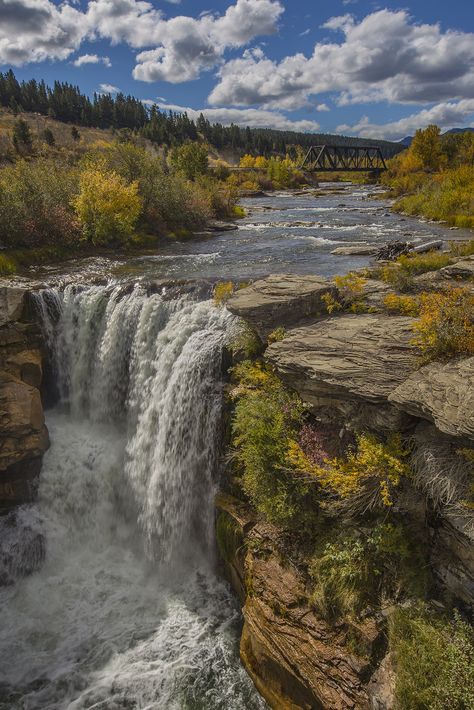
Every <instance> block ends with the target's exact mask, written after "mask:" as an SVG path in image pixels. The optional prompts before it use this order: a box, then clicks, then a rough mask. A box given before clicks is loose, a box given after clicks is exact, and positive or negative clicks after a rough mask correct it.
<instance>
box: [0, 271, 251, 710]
mask: <svg viewBox="0 0 474 710" xmlns="http://www.w3.org/2000/svg"><path fill="white" fill-rule="evenodd" d="M36 301H37V307H38V312H39V313H40V314H41V317H42V321H43V330H44V334H45V339H46V341H47V343H48V346H49V348H50V357H51V368H52V371H53V372H54V376H55V379H56V384H57V390H58V397H59V401H58V402H57V404H56V405H55V406H54V408H53V409H52V410H50V411H48V412H47V425H48V428H49V431H50V436H51V441H52V446H51V449H50V450H49V451H48V452H47V453H46V455H45V458H44V464H43V469H42V472H41V478H40V486H39V497H38V502H37V503H36V504H33V505H30V506H25V507H24V508H23V509H22V510H21V511H20V514H19V515H18V516H17V524H18V525H19V526H20V534H21V535H23V532H24V531H25V530H26V531H27V532H28V535H29V538H30V539H32V540H33V541H34V542H35V545H36V552H35V554H36V556H37V557H38V563H36V558H35V560H34V562H35V565H34V569H36V571H33V573H32V574H29V575H27V576H23V577H22V576H20V577H18V578H17V579H16V581H15V584H9V585H8V586H4V587H1V586H0V604H1V605H2V609H3V612H4V613H3V620H4V621H3V624H2V626H1V627H0V708H3V707H5V708H9V710H25V708H28V710H42V709H43V708H48V710H63V709H65V708H68V709H70V710H79V709H81V710H85V709H86V708H87V709H90V710H92V708H94V709H95V710H97V709H99V708H100V710H105V709H107V710H109V708H110V709H111V708H123V707H129V708H137V709H138V708H141V709H147V710H155V708H156V709H159V710H161V709H163V710H165V709H166V710H185V709H189V710H190V709H191V708H196V707H200V708H203V710H226V709H227V708H242V710H258V709H260V708H263V707H264V704H263V702H262V701H261V700H260V699H259V698H258V695H257V694H256V692H255V689H254V688H253V686H252V684H251V683H250V681H249V679H248V678H247V676H246V674H245V672H244V671H243V669H242V667H241V665H240V663H239V658H238V636H239V623H240V615H239V610H238V606H237V605H236V602H235V600H234V599H233V597H232V595H231V594H230V591H229V589H228V587H227V585H226V584H225V583H223V582H222V581H221V580H219V578H218V577H217V576H216V574H215V572H214V565H213V549H214V545H213V532H212V531H213V518H214V511H213V496H214V490H215V487H216V472H217V468H218V454H219V442H220V422H221V409H222V394H223V393H222V389H223V385H222V373H221V369H222V364H221V363H222V349H223V345H224V344H225V342H226V340H228V339H229V337H232V332H233V329H234V328H235V320H234V318H233V317H232V316H231V315H230V314H229V313H228V312H227V311H226V310H225V309H222V308H216V307H215V306H214V305H213V303H212V302H211V301H202V300H197V298H195V297H194V296H190V295H181V296H179V295H177V296H176V297H170V295H169V294H166V293H156V294H155V293H153V294H150V293H148V292H147V290H146V289H145V288H144V287H142V286H133V287H129V286H126V287H125V286H123V285H117V284H110V285H107V286H85V287H78V286H72V285H71V286H67V287H66V288H65V289H64V290H57V291H56V290H44V291H41V292H39V293H38V294H37V296H36ZM21 526H22V527H21ZM13 537H14V536H13ZM7 542H8V541H7ZM17 547H18V546H17V543H16V542H15V540H14V539H13V538H12V540H11V541H10V542H8V550H9V551H11V555H10V557H11V558H12V559H10V558H9V559H8V560H7V562H8V565H7V567H8V568H7V574H8V575H9V576H8V581H9V582H11V581H13V577H15V575H16V572H17V567H18V565H16V566H15V560H14V558H15V554H16V552H15V551H16V549H17ZM20 566H21V565H20ZM20 571H21V570H20ZM0 572H1V570H0Z"/></svg>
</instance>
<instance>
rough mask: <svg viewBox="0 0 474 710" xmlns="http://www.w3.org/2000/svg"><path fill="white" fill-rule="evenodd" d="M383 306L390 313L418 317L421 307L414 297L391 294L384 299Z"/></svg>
mask: <svg viewBox="0 0 474 710" xmlns="http://www.w3.org/2000/svg"><path fill="white" fill-rule="evenodd" d="M383 304H384V306H385V308H386V309H387V311H389V313H400V314H401V315H403V316H418V315H419V314H420V305H419V303H418V300H417V299H416V298H414V297H413V296H407V295H403V294H402V295H400V294H398V293H389V294H387V296H385V298H384V299H383Z"/></svg>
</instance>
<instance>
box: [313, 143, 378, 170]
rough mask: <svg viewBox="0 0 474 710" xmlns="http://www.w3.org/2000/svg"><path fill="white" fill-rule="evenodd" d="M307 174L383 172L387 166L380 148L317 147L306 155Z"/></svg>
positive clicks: (350, 146)
mask: <svg viewBox="0 0 474 710" xmlns="http://www.w3.org/2000/svg"><path fill="white" fill-rule="evenodd" d="M301 169H302V170H306V171H307V172H317V173H324V172H326V173H328V172H348V173H350V172H377V173H379V172H382V171H383V170H387V165H386V163H385V159H384V157H383V154H382V150H381V148H380V147H379V146H360V145H358V146H353V145H316V146H311V148H310V149H309V150H308V152H307V153H306V156H305V159H304V160H303V163H302V164H301Z"/></svg>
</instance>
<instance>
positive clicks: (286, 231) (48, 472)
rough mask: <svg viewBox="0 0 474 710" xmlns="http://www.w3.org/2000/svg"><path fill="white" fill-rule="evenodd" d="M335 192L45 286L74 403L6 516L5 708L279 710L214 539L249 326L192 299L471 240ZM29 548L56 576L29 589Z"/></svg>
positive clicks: (56, 277)
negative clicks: (240, 351)
mask: <svg viewBox="0 0 474 710" xmlns="http://www.w3.org/2000/svg"><path fill="white" fill-rule="evenodd" d="M328 189H330V190H332V192H330V194H327V195H325V196H320V197H315V196H314V195H311V194H310V193H308V194H307V195H298V196H297V195H293V194H288V193H285V194H281V195H278V194H277V195H272V196H271V197H261V198H258V199H254V200H252V201H247V202H246V203H245V206H247V207H248V208H249V214H248V216H247V217H246V218H245V219H244V220H242V221H241V222H239V226H238V229H237V230H236V231H232V232H224V233H222V234H216V235H214V236H212V237H202V238H197V239H195V240H193V241H186V242H175V243H170V244H168V245H166V246H164V247H163V248H161V249H160V250H159V253H156V252H155V253H153V254H145V255H141V256H134V257H132V258H130V259H127V260H126V262H125V261H124V260H123V259H122V258H117V259H113V258H103V257H101V258H90V259H84V260H80V261H78V262H76V263H71V262H69V263H67V264H60V265H55V266H54V267H50V268H46V269H45V268H42V269H32V270H31V277H32V278H36V279H42V280H43V281H45V282H47V283H46V284H45V288H42V289H40V290H39V291H38V294H37V297H36V305H37V308H38V313H39V314H40V316H41V318H42V322H43V329H44V334H45V339H46V341H47V343H48V347H49V351H50V358H51V366H52V371H53V374H54V381H55V390H56V404H55V405H54V406H53V407H52V408H51V409H50V410H49V411H48V412H47V425H48V428H49V431H50V436H51V441H52V445H51V448H50V449H49V451H48V452H47V454H46V455H45V458H44V464H43V470H42V474H41V481H40V487H39V497H38V501H37V503H35V504H34V505H29V506H24V507H23V508H22V509H20V511H18V513H17V514H16V515H17V525H16V527H14V526H12V525H11V518H3V519H0V561H1V558H2V549H3V553H5V552H7V553H8V556H9V557H10V558H12V557H13V558H15V555H16V556H17V558H18V565H17V567H15V566H13V569H12V568H10V579H9V582H10V583H9V584H8V585H6V586H3V587H0V604H1V606H2V611H3V614H2V624H1V627H0V708H1V709H2V710H39V709H48V710H62V709H65V708H68V709H71V710H72V709H74V710H79V709H81V710H84V709H86V708H87V709H88V710H92V709H94V710H122V709H124V708H127V709H129V708H133V709H135V708H140V709H142V710H143V709H154V708H156V709H161V708H163V709H165V708H166V709H169V710H213V709H216V710H220V709H222V710H259V709H261V708H262V709H263V708H264V707H265V704H264V703H263V701H262V700H261V699H260V697H259V696H258V694H257V692H256V690H255V688H254V687H253V685H252V683H251V681H250V680H249V678H248V677H247V675H246V674H245V672H244V670H243V668H242V667H241V665H240V661H239V656H238V640H239V633H240V625H241V618H240V610H239V608H238V604H237V602H236V600H235V599H234V596H233V595H232V593H231V592H230V590H229V587H228V585H227V584H226V583H225V582H224V581H222V580H221V579H220V578H219V576H218V574H217V572H216V551H215V542H214V533H213V528H214V510H213V497H214V494H215V492H216V490H217V489H218V485H219V475H220V468H221V465H220V453H221V452H220V440H221V414H222V389H223V382H222V350H223V347H224V345H225V344H226V343H227V342H229V341H231V340H232V338H233V337H234V336H235V333H236V329H238V327H239V326H238V323H237V321H236V319H234V318H233V317H232V316H231V315H230V314H229V313H228V312H227V311H226V310H225V309H223V308H216V307H215V306H214V305H213V303H212V300H211V299H210V291H209V287H208V285H206V284H204V285H199V286H194V287H192V286H190V285H189V282H190V281H192V282H193V283H195V284H196V283H199V284H202V281H203V280H204V281H206V280H212V281H215V280H219V279H222V278H224V279H227V278H233V279H236V280H238V279H241V280H245V279H247V278H255V277H256V276H261V275H265V274H269V273H278V272H280V273H281V272H284V271H291V272H297V273H317V274H322V275H330V274H334V273H337V272H340V273H341V272H344V271H347V270H348V269H350V268H355V267H358V266H363V265H364V264H365V263H367V258H366V257H336V256H332V255H331V254H330V252H331V250H332V249H334V248H335V247H336V246H345V245H349V244H360V243H372V242H376V243H377V244H382V243H384V242H386V241H389V240H392V239H394V238H406V239H409V240H410V241H415V242H418V243H422V242H423V241H428V240H430V239H432V238H444V239H448V238H452V235H453V234H455V235H456V236H457V237H459V236H463V235H462V234H461V233H459V232H454V233H453V232H449V231H448V230H446V229H444V228H443V227H441V226H439V225H432V224H427V223H423V222H419V221H416V220H413V219H408V218H404V217H401V216H399V215H393V214H391V213H390V212H389V211H388V205H387V203H384V202H381V201H380V200H378V199H376V198H377V194H376V193H377V188H373V187H359V186H348V185H344V186H341V185H337V187H335V186H332V188H329V186H328ZM335 189H336V190H338V192H336V193H334V192H333V190H335ZM165 282H166V284H167V285H166V286H165V285H164V283H165ZM183 282H188V285H187V286H186V288H183V287H182V284H183ZM160 284H161V285H160ZM173 284H175V285H176V287H175V286H173ZM179 284H181V286H179ZM27 537H29V538H33V539H37V540H40V541H41V542H40V554H39V553H38V546H36V547H35V548H34V549H35V550H36V552H35V554H36V555H37V556H39V557H41V558H42V559H41V563H40V564H39V565H37V570H36V571H35V572H33V573H32V574H30V575H28V576H23V575H22V568H23V567H24V564H22V563H23V562H24V559H23V558H24V556H25V554H27V553H25V551H24V549H23V548H24V546H23V545H22V540H24V539H25V538H27Z"/></svg>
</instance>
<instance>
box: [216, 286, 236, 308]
mask: <svg viewBox="0 0 474 710" xmlns="http://www.w3.org/2000/svg"><path fill="white" fill-rule="evenodd" d="M234 291H235V284H234V282H233V281H220V282H219V283H217V284H216V285H215V286H214V303H215V304H216V305H217V306H223V305H224V304H225V303H227V301H228V300H229V298H230V297H231V296H232V294H233V293H234Z"/></svg>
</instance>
